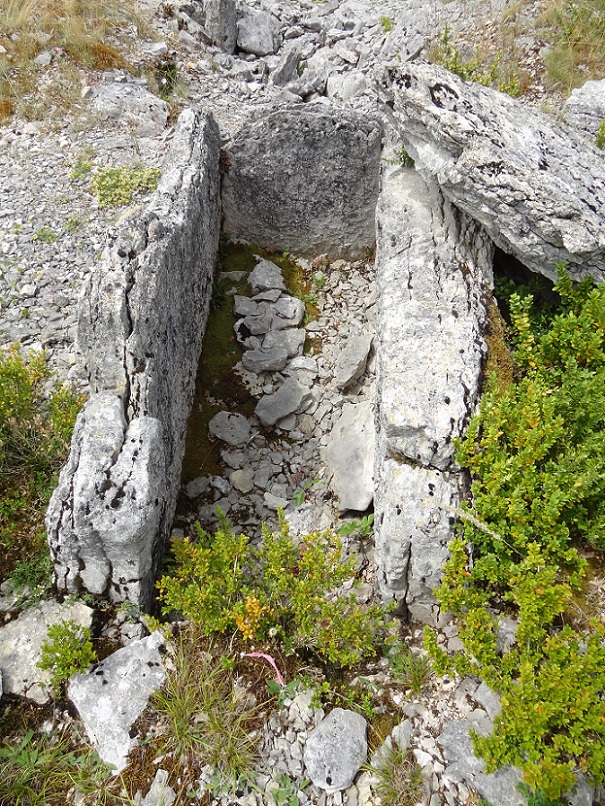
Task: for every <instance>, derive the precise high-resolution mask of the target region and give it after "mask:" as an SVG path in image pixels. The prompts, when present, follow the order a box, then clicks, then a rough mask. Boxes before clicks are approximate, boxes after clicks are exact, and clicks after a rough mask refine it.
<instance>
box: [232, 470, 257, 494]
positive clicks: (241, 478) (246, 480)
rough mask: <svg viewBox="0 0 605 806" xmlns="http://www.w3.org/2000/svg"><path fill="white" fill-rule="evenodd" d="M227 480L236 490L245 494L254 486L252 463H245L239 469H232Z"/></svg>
mask: <svg viewBox="0 0 605 806" xmlns="http://www.w3.org/2000/svg"><path fill="white" fill-rule="evenodd" d="M229 481H230V482H231V484H233V486H234V487H235V489H236V490H238V491H239V492H240V493H243V494H244V495H246V494H247V493H249V492H250V491H251V490H252V488H253V487H254V468H253V467H252V465H247V466H246V467H242V468H241V469H240V470H234V471H233V473H232V474H231V475H230V476H229Z"/></svg>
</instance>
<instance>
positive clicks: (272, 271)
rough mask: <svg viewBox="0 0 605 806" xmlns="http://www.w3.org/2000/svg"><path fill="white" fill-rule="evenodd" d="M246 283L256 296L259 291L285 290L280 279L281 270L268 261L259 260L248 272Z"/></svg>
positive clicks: (281, 278)
mask: <svg viewBox="0 0 605 806" xmlns="http://www.w3.org/2000/svg"><path fill="white" fill-rule="evenodd" d="M248 282H249V283H250V285H251V286H252V292H253V293H254V294H257V293H258V292H259V291H268V290H270V289H274V288H276V289H278V290H279V291H285V290H286V284H285V283H284V278H283V277H282V273H281V269H280V268H279V266H276V265H275V263H271V261H270V260H264V259H263V260H259V262H258V263H257V264H256V266H255V267H254V268H253V269H252V271H251V272H250V276H249V277H248Z"/></svg>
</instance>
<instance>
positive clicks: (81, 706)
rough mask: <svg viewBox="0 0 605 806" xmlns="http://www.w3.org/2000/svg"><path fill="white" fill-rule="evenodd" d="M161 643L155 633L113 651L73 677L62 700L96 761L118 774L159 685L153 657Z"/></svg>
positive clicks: (158, 665)
mask: <svg viewBox="0 0 605 806" xmlns="http://www.w3.org/2000/svg"><path fill="white" fill-rule="evenodd" d="M163 644H164V637H163V636H162V634H161V633H160V632H155V633H153V634H152V635H149V636H148V637H147V638H143V639H141V640H140V641H133V642H132V643H131V644H129V645H128V646H127V647H124V649H119V650H118V651H117V652H114V654H113V655H110V656H109V657H108V658H106V659H105V660H104V661H101V663H99V664H98V665H97V666H96V667H95V668H94V669H93V671H92V672H88V673H87V674H80V675H76V676H75V677H74V678H73V679H72V681H71V683H70V684H69V688H68V697H69V699H70V700H71V702H72V703H73V704H74V705H75V706H76V708H77V709H78V713H79V714H80V717H81V719H82V722H83V723H84V727H85V728H86V733H87V734H88V738H89V739H90V741H91V742H92V744H93V745H94V747H95V749H96V751H97V753H98V754H99V756H100V757H101V758H102V759H103V761H105V762H106V763H107V764H113V765H114V767H115V770H116V772H121V771H122V770H123V769H124V767H125V766H126V763H127V756H128V753H129V752H130V751H131V749H132V748H133V747H134V746H135V745H136V743H137V742H136V739H133V738H131V737H130V729H131V728H132V726H133V724H134V722H135V721H136V720H137V719H138V717H139V716H140V715H141V713H142V712H143V710H144V709H145V707H146V705H147V702H148V700H149V697H150V696H151V694H153V692H154V691H157V689H159V687H160V686H161V685H162V683H163V682H164V678H165V676H166V675H165V672H164V667H163V665H162V656H161V654H160V652H159V649H160V647H161V646H162V645H163Z"/></svg>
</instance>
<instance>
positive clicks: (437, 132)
mask: <svg viewBox="0 0 605 806" xmlns="http://www.w3.org/2000/svg"><path fill="white" fill-rule="evenodd" d="M387 73H388V75H387V78H386V79H385V88H386V90H387V91H389V92H391V93H392V97H393V101H394V113H395V118H396V119H397V121H398V122H399V124H400V129H401V134H402V136H403V140H404V142H405V145H406V147H407V149H408V151H409V153H410V154H411V156H412V157H413V158H414V161H415V163H416V167H417V168H418V170H420V171H421V172H422V173H423V175H424V176H431V177H434V178H435V179H436V180H437V182H438V183H439V185H440V187H441V189H442V191H443V193H444V194H445V196H446V197H447V198H448V199H449V200H450V201H452V202H453V203H454V204H455V205H456V206H457V207H459V208H460V209H461V210H464V212H466V213H467V214H468V215H469V216H471V217H472V218H474V219H476V220H477V221H479V222H480V223H481V224H483V226H484V227H485V229H486V231H487V232H488V233H489V236H490V237H491V238H492V240H493V241H494V243H496V244H497V246H499V247H500V248H502V249H503V250H504V251H505V252H509V253H512V254H514V255H515V256H516V257H517V258H518V259H519V260H520V261H521V262H522V263H523V264H524V265H525V266H527V267H528V268H530V269H531V270H532V271H535V272H540V273H541V274H545V275H546V276H548V277H555V276H556V271H555V264H556V263H557V262H558V261H563V262H564V263H565V264H566V266H567V269H568V270H569V273H570V274H571V276H572V277H573V278H581V277H585V276H587V275H590V276H592V277H594V278H595V280H597V281H599V282H601V281H603V279H605V162H604V161H603V154H602V152H601V151H599V149H597V148H596V146H594V145H592V144H591V143H589V142H588V141H587V140H586V138H585V137H584V136H583V135H582V134H580V133H577V132H575V131H574V130H573V129H572V128H571V127H570V126H566V125H565V124H562V123H558V122H557V121H556V120H554V119H553V118H552V117H549V116H547V115H546V114H543V113H541V112H539V111H537V110H533V109H530V108H529V107H528V106H525V105H522V104H520V103H519V102H518V101H516V100H514V99H513V98H510V97H509V96H508V95H504V94H502V93H499V92H497V91H496V90H493V89H490V88H488V87H483V86H481V85H479V84H476V83H474V82H468V83H467V82H463V81H462V80H461V79H459V78H458V77H457V76H455V75H454V74H453V73H450V72H449V71H447V70H446V69H445V68H443V67H440V66H439V65H433V64H418V63H415V64H412V63H408V64H405V65H404V66H402V67H393V68H392V69H391V70H389V71H387Z"/></svg>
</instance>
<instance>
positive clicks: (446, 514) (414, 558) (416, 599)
mask: <svg viewBox="0 0 605 806" xmlns="http://www.w3.org/2000/svg"><path fill="white" fill-rule="evenodd" d="M376 473H377V476H376V485H375V486H376V489H375V493H374V533H375V536H376V566H377V574H376V579H377V588H378V592H379V594H380V596H381V597H382V599H383V601H385V602H396V603H398V604H399V606H400V608H399V609H400V610H401V611H405V610H407V611H408V612H409V614H410V615H411V616H412V617H413V618H415V619H417V620H418V621H422V622H424V623H425V624H428V623H433V622H434V621H435V613H434V612H433V607H434V605H435V597H434V595H433V591H434V589H435V588H436V587H437V585H438V584H439V580H440V577H441V568H442V567H443V564H444V563H445V561H446V560H447V558H448V548H447V545H448V543H449V541H450V540H451V539H452V537H453V535H452V531H451V526H450V524H451V523H452V522H453V519H454V514H453V513H454V510H455V507H456V506H457V505H458V503H459V502H460V499H461V495H460V493H461V490H462V489H463V487H464V485H463V482H462V479H461V478H460V477H459V475H458V474H456V473H444V472H443V471H441V470H435V469H434V468H425V467H419V466H417V465H411V464H406V463H404V462H398V461H396V460H395V459H391V458H389V457H386V458H385V456H384V454H381V457H380V458H379V459H378V461H377V471H376Z"/></svg>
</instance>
